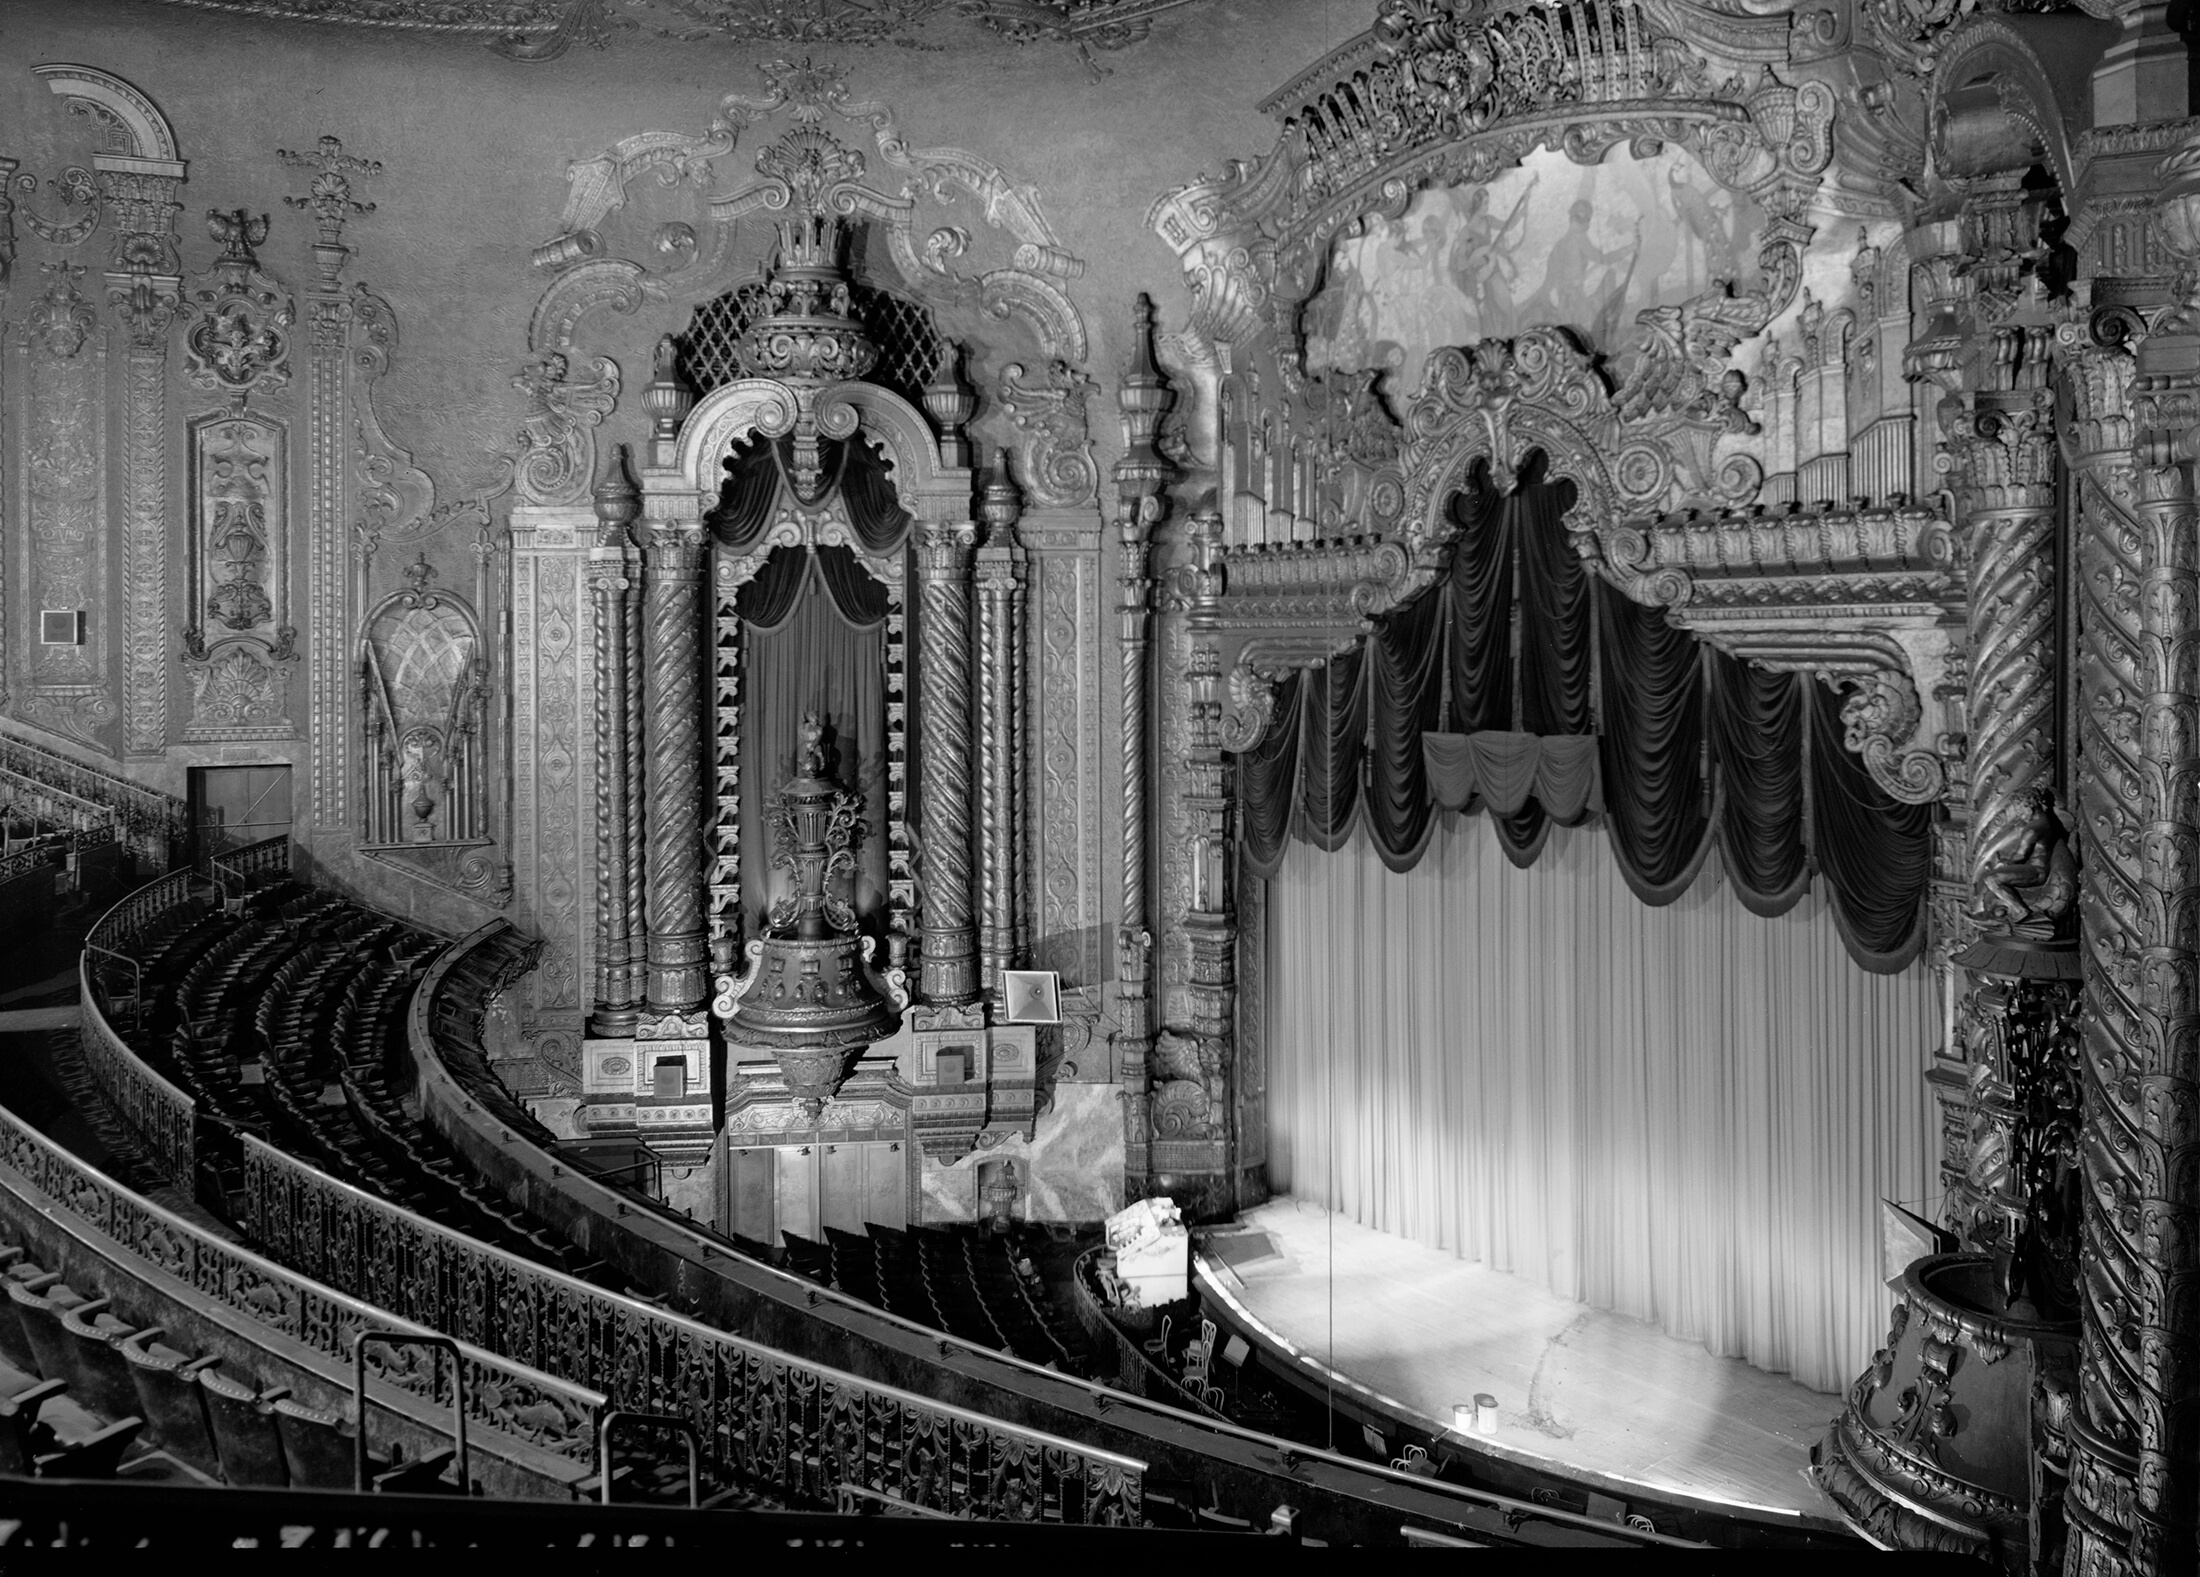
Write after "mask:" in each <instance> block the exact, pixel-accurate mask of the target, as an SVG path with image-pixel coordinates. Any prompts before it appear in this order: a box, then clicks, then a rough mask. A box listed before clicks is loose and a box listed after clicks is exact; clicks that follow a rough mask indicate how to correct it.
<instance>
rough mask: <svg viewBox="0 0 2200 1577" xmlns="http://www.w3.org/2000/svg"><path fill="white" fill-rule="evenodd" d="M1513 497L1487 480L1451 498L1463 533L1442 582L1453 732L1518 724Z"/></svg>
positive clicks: (1448, 725)
mask: <svg viewBox="0 0 2200 1577" xmlns="http://www.w3.org/2000/svg"><path fill="white" fill-rule="evenodd" d="M1508 502H1509V501H1508V500H1506V499H1504V498H1501V497H1499V496H1498V494H1497V491H1496V489H1494V488H1492V487H1490V486H1489V485H1488V484H1487V483H1486V482H1483V483H1481V485H1478V486H1474V487H1470V488H1468V489H1466V490H1465V491H1464V492H1461V493H1458V494H1455V495H1454V496H1453V498H1452V501H1451V518H1452V521H1453V523H1454V524H1455V525H1457V526H1458V528H1459V532H1458V535H1457V536H1456V537H1455V538H1453V541H1452V549H1451V573H1450V574H1449V575H1447V576H1446V577H1445V578H1444V582H1443V591H1444V598H1445V601H1446V602H1447V603H1449V605H1450V606H1449V608H1448V609H1447V613H1448V620H1447V624H1448V644H1449V646H1450V657H1449V662H1450V666H1451V708H1450V714H1449V716H1447V717H1446V719H1445V721H1444V725H1443V726H1444V730H1445V732H1447V733H1454V734H1477V733H1481V732H1482V731H1484V730H1485V729H1509V728H1511V727H1512V726H1513V683H1512V553H1513V536H1514V519H1515V516H1516V515H1517V513H1518V511H1517V510H1515V509H1512V508H1508V507H1507V505H1508Z"/></svg>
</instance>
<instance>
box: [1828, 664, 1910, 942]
mask: <svg viewBox="0 0 2200 1577" xmlns="http://www.w3.org/2000/svg"><path fill="white" fill-rule="evenodd" d="M1806 687H1807V688H1808V690H1809V691H1810V693H1811V702H1810V714H1811V725H1810V796H1811V821H1812V825H1813V837H1812V840H1811V841H1812V845H1813V848H1814V851H1815V852H1816V854H1817V856H1818V868H1819V869H1820V870H1821V871H1823V872H1825V875H1826V883H1827V885H1828V886H1829V887H1830V888H1831V889H1832V898H1833V918H1834V923H1835V924H1837V925H1838V926H1840V928H1841V939H1842V941H1844V942H1846V943H1847V944H1848V947H1849V953H1850V955H1851V956H1853V957H1854V958H1855V959H1856V961H1857V962H1858V963H1859V964H1861V965H1863V966H1864V968H1866V969H1868V970H1871V971H1872V972H1873V973H1874V974H1882V975H1891V974H1894V973H1895V972H1896V971H1898V970H1900V969H1902V968H1903V967H1904V966H1906V965H1907V964H1908V963H1909V962H1910V960H1911V959H1913V958H1915V957H1916V956H1917V953H1918V949H1919V948H1921V947H1923V946H1924V945H1925V892H1926V884H1927V882H1928V880H1929V879H1930V877H1931V875H1932V868H1933V845H1932V825H1933V818H1932V807H1931V806H1930V805H1905V804H1902V803H1901V802H1900V801H1898V800H1896V799H1894V798H1893V797H1892V796H1890V795H1889V794H1888V793H1887V791H1886V790H1885V789H1883V788H1881V787H1880V786H1879V785H1878V784H1877V783H1874V782H1873V781H1872V776H1871V771H1870V769H1869V768H1867V767H1866V766H1865V765H1864V763H1863V760H1862V759H1861V758H1860V757H1859V756H1857V755H1856V753H1855V752H1854V751H1852V750H1850V749H1848V747H1847V746H1846V745H1844V744H1843V743H1842V740H1843V737H1844V735H1845V734H1846V732H1847V730H1846V729H1845V728H1844V727H1843V726H1842V722H1841V696H1840V695H1839V694H1838V693H1836V692H1835V691H1834V690H1832V689H1831V688H1830V687H1828V686H1826V685H1822V684H1819V683H1817V682H1815V681H1811V682H1809V683H1808V684H1807V686H1806Z"/></svg>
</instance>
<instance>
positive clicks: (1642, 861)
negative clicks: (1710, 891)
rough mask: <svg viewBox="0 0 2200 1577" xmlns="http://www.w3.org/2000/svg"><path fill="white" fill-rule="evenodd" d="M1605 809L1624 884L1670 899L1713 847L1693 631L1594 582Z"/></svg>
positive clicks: (1647, 896) (1650, 898)
mask: <svg viewBox="0 0 2200 1577" xmlns="http://www.w3.org/2000/svg"><path fill="white" fill-rule="evenodd" d="M1596 594H1597V605H1598V614H1597V633H1598V636H1599V638H1600V639H1601V641H1602V644H1603V662H1602V665H1601V666H1602V668H1603V673H1602V675H1601V676H1600V678H1601V681H1602V683H1601V688H1602V691H1603V704H1602V707H1601V713H1602V717H1603V721H1604V745H1603V752H1602V754H1603V758H1604V760H1603V766H1604V813H1605V817H1606V820H1607V821H1608V823H1609V824H1610V828H1611V834H1612V844H1613V848H1614V849H1615V850H1616V852H1617V853H1618V855H1619V868H1620V871H1621V873H1622V874H1623V875H1625V876H1626V878H1627V885H1628V886H1630V887H1632V888H1633V889H1634V890H1635V895H1636V896H1637V897H1638V898H1640V899H1641V900H1642V901H1643V902H1644V903H1647V904H1667V903H1671V902H1672V901H1673V900H1674V899H1676V898H1678V897H1679V896H1680V895H1681V894H1682V893H1683V892H1685V891H1687V889H1688V884H1689V883H1690V882H1692V881H1694V880H1695V879H1696V872H1697V870H1698V869H1700V868H1701V866H1702V864H1703V857H1704V853H1705V850H1706V849H1707V848H1708V847H1709V843H1708V840H1707V837H1706V834H1707V833H1708V832H1709V830H1710V816H1709V815H1708V813H1707V807H1706V806H1705V804H1704V784H1703V777H1702V768H1703V742H1704V728H1703V711H1704V708H1703V665H1702V658H1701V657H1700V656H1699V655H1698V652H1697V646H1696V641H1695V638H1694V637H1692V636H1691V635H1690V634H1689V633H1688V632H1687V631H1686V630H1680V629H1675V628H1674V627H1673V626H1672V625H1671V624H1669V623H1667V622H1666V618H1665V613H1664V610H1663V609H1659V608H1645V607H1642V606H1641V605H1639V604H1637V603H1635V602H1632V601H1630V600H1629V599H1628V598H1627V596H1626V595H1625V594H1624V593H1622V592H1620V591H1619V590H1618V589H1616V588H1615V587H1612V586H1607V585H1602V584H1600V585H1599V586H1598V587H1597V588H1596Z"/></svg>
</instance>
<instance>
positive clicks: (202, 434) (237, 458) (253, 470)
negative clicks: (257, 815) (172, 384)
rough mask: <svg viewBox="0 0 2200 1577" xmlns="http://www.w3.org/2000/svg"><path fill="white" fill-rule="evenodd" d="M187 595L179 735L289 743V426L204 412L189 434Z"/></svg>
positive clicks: (292, 647)
mask: <svg viewBox="0 0 2200 1577" xmlns="http://www.w3.org/2000/svg"><path fill="white" fill-rule="evenodd" d="M190 433H191V448H190V453H191V521H190V533H191V535H190V543H189V551H188V555H187V558H186V563H187V565H188V567H189V570H188V585H189V592H188V595H189V597H190V599H191V601H190V607H189V610H188V614H187V622H186V624H185V626H184V632H183V667H184V672H185V674H186V675H187V676H188V677H189V679H190V682H191V689H192V715H191V721H190V722H189V724H187V725H186V727H185V729H184V737H185V738H186V739H194V740H197V739H203V740H246V739H287V738H290V737H291V736H292V734H293V732H294V731H293V729H292V728H291V725H290V723H289V721H288V719H287V717H286V716H285V711H286V705H287V700H288V693H287V692H288V686H289V680H290V674H291V671H292V669H293V668H295V667H296V665H297V648H296V644H295V634H296V632H295V631H294V630H293V629H292V628H291V625H290V598H289V589H288V569H289V563H290V521H289V509H290V505H289V498H290V492H289V439H290V435H289V430H288V429H287V428H286V427H285V426H284V425H283V424H282V423H280V422H277V421H275V420H273V419H272V418H269V417H264V416H260V415H258V414H256V413H251V412H245V411H238V412H236V413H234V414H231V413H222V414H219V415H214V416H202V417H200V418H198V419H197V420H196V421H194V422H192V424H191V428H190Z"/></svg>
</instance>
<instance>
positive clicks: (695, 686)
mask: <svg viewBox="0 0 2200 1577" xmlns="http://www.w3.org/2000/svg"><path fill="white" fill-rule="evenodd" d="M648 542H649V547H648V551H647V553H646V554H645V556H644V563H643V582H642V645H643V649H644V651H645V652H646V653H647V654H648V660H647V664H646V668H647V672H646V676H645V679H644V685H643V691H644V698H645V708H646V712H647V718H646V722H645V726H644V738H645V741H646V743H647V747H648V748H647V751H646V755H647V764H648V773H649V776H648V851H647V854H648V859H647V865H648V881H649V893H648V916H649V929H648V946H647V954H646V956H647V960H648V989H647V1004H648V1012H649V1014H650V1016H651V1017H653V1018H655V1017H660V1016H662V1015H665V1014H669V1013H680V1014H688V1013H693V1012H695V1011H696V1010H698V1009H699V1008H701V1007H702V1005H703V1001H704V999H705V997H706V995H707V994H708V985H707V982H708V973H709V971H708V949H707V946H706V939H705V931H704V922H703V755H704V740H703V695H702V678H703V652H702V630H703V595H702V593H703V532H702V529H701V528H700V527H699V526H685V525H671V524H660V525H657V526H655V527H653V528H652V529H651V530H650V532H649V536H648Z"/></svg>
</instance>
